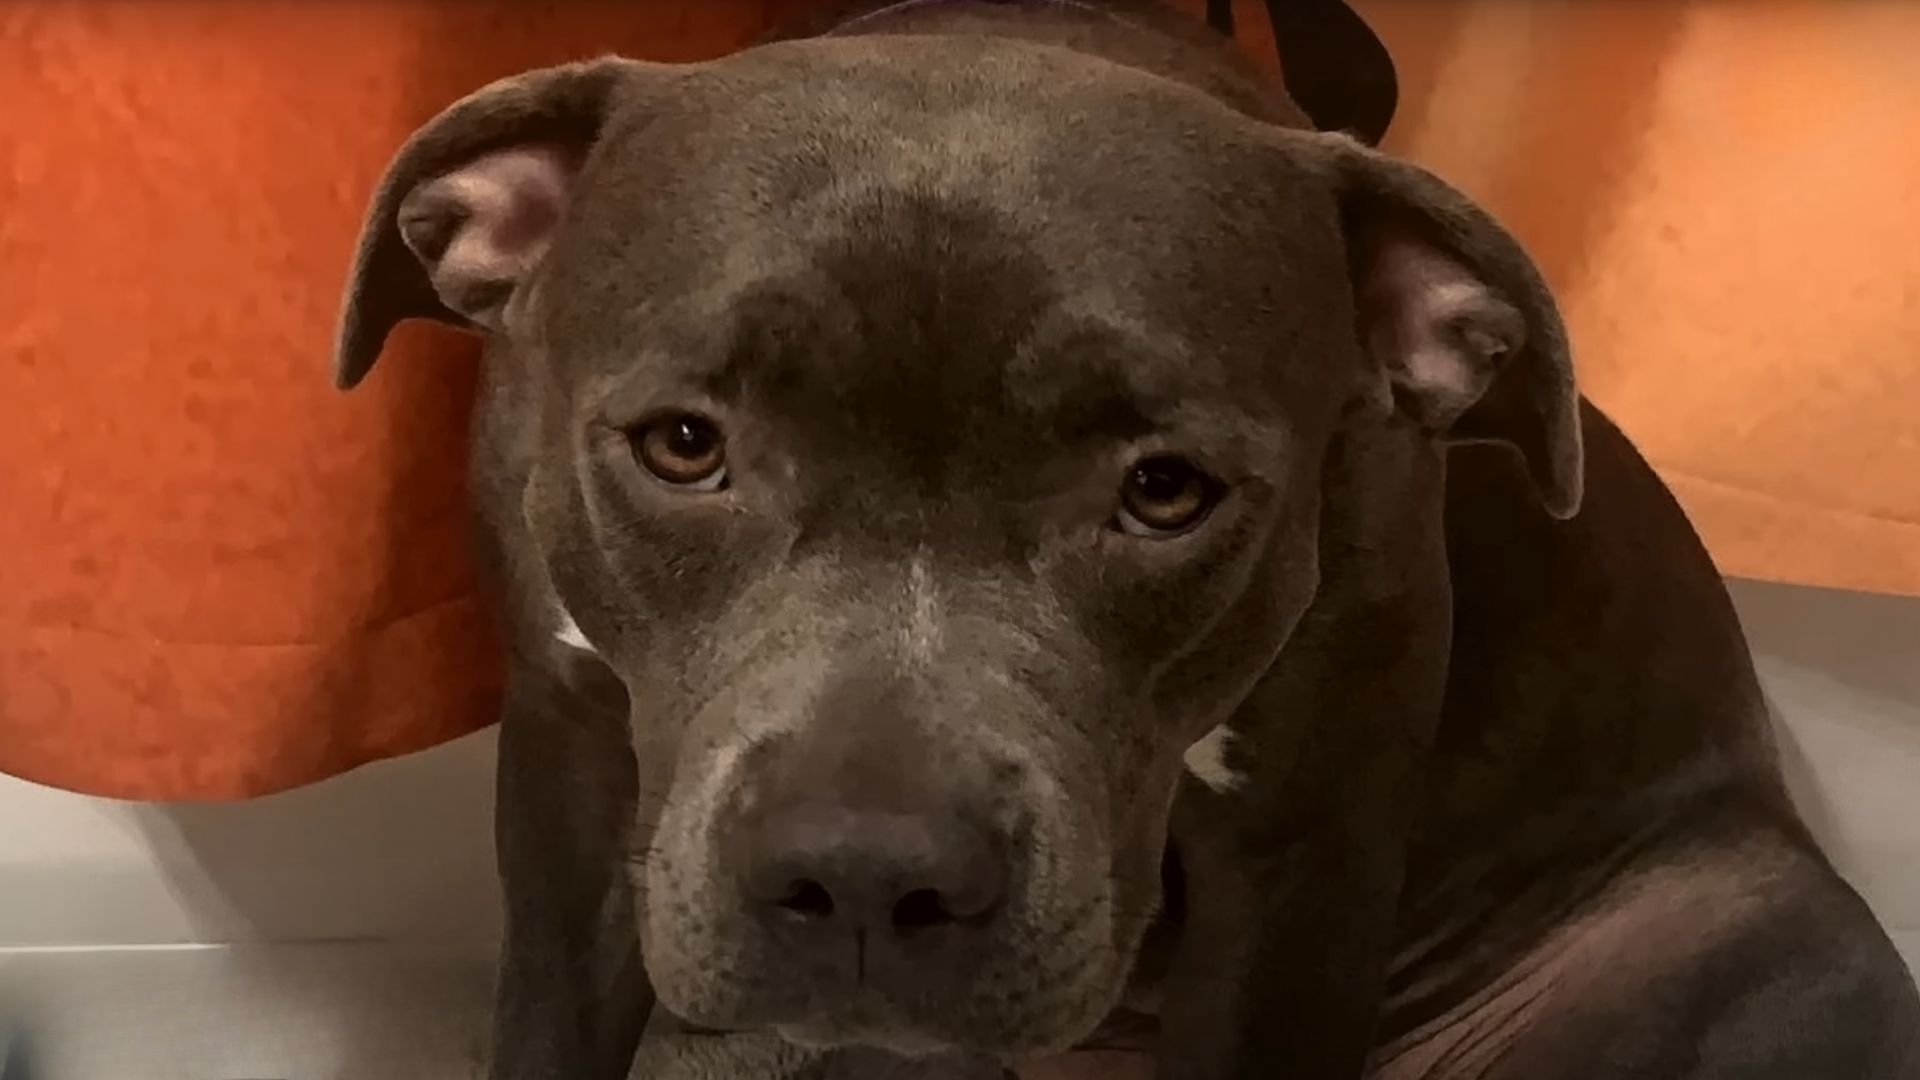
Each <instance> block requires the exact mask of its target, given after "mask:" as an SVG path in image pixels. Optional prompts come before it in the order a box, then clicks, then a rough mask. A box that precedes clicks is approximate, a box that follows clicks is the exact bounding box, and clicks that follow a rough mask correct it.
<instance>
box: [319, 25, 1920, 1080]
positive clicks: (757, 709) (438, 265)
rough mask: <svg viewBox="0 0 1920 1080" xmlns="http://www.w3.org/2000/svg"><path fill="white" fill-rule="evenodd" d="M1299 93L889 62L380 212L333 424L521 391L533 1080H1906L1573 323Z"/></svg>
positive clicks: (1734, 676) (472, 106)
mask: <svg viewBox="0 0 1920 1080" xmlns="http://www.w3.org/2000/svg"><path fill="white" fill-rule="evenodd" d="M1315 5H1318V6H1317V7H1314V6H1315ZM1310 8H1311V9H1312V10H1318V11H1320V12H1323V13H1324V12H1327V11H1331V10H1335V9H1337V10H1338V11H1340V12H1343V13H1345V14H1344V16H1342V18H1344V21H1341V20H1340V19H1334V18H1332V17H1329V18H1328V19H1327V21H1326V22H1324V24H1323V25H1327V26H1340V27H1345V28H1346V30H1347V31H1348V32H1351V29H1352V27H1353V26H1354V24H1355V20H1353V19H1352V17H1351V13H1350V12H1346V11H1345V8H1344V7H1343V6H1341V5H1337V4H1331V3H1330V2H1329V0H1296V5H1295V6H1294V7H1292V8H1288V6H1287V5H1286V4H1285V3H1280V4H1276V5H1275V10H1276V14H1280V13H1282V12H1285V11H1291V12H1292V13H1293V15H1292V17H1294V18H1295V19H1301V18H1303V16H1301V15H1300V13H1301V12H1302V11H1308V10H1309V9H1310ZM1284 37H1285V35H1283V38H1284ZM1283 45H1284V41H1283ZM1293 47H1294V48H1296V49H1304V50H1308V51H1311V49H1312V43H1311V42H1302V41H1300V40H1298V39H1297V38H1296V41H1295V44H1294V46H1293ZM1299 70H1309V71H1312V72H1317V73H1320V74H1322V75H1324V74H1325V73H1326V72H1328V71H1337V70H1338V67H1337V66H1336V65H1324V64H1323V65H1320V66H1319V67H1313V66H1312V65H1305V64H1303V65H1301V66H1300V68H1298V69H1296V72H1297V71H1299ZM1356 80H1357V81H1356V84H1355V85H1358V86H1370V87H1374V88H1378V87H1381V86H1390V85H1391V79H1390V76H1389V77H1383V76H1382V74H1381V73H1380V72H1379V71H1378V70H1377V69H1375V70H1371V71H1362V72H1360V73H1359V75H1358V76H1356ZM1293 82H1294V79H1293V78H1292V77H1290V80H1289V89H1291V90H1293V91H1294V93H1293V94H1292V96H1291V97H1290V96H1289V95H1288V94H1283V93H1281V92H1280V91H1278V90H1277V89H1272V88H1269V87H1268V86H1267V85H1266V84H1265V83H1264V81H1263V80H1261V79H1260V78H1259V77H1258V76H1257V75H1254V74H1253V73H1251V72H1250V71H1249V70H1248V69H1247V68H1246V67H1244V66H1243V65H1242V64H1241V63H1240V62H1239V61H1238V60H1236V59H1235V58H1234V57H1233V54H1232V53H1231V52H1230V50H1228V49H1226V48H1225V47H1223V46H1221V45H1220V44H1218V43H1217V42H1216V41H1214V40H1212V39H1211V38H1209V37H1207V36H1206V35H1205V34H1204V33H1202V32H1197V31H1196V30H1195V29H1194V28H1193V27H1190V26H1188V24H1187V23H1186V22H1185V20H1183V19H1180V18H1178V17H1176V16H1173V15H1171V14H1169V13H1165V12H1161V11H1159V10H1158V9H1157V7H1155V6H1154V5H1152V4H1147V3H1129V2H1125V0H1112V2H1102V0H1071V2H1064V3H1047V4H1040V3H1032V4H1019V3H1014V4H1005V3H987V2H982V0H918V2H914V0H909V2H907V3H892V4H874V5H861V6H857V7H856V8H855V9H853V10H852V11H850V12H843V13H840V14H839V16H838V17H837V18H835V19H832V20H827V21H825V22H824V23H823V24H822V25H820V26H818V27H815V28H811V29H810V30H809V31H808V32H807V33H804V34H799V35H793V36H790V37H788V38H786V39H783V40H778V41H775V42H771V43H769V44H766V45H763V46H760V47H756V48H753V49H749V50H746V51H743V52H740V53H737V54H734V55H732V56H729V57H726V58H724V59H720V60H716V61H712V62H708V63H702V64H690V65H660V64H648V63H641V62H635V61H629V60H622V59H615V58H609V59H603V60H600V61H595V62H588V63H582V64H573V65H565V66H561V67H557V68H551V69H546V70H542V71H537V72H532V73H529V74H527V75H523V76H520V77H517V78H514V79H509V80H506V81H504V82H502V83H498V84H495V85H493V86H490V87H487V88H485V89H483V90H481V91H479V92H478V93H476V94H474V95H473V96H471V97H469V98H467V99H465V100H463V101H461V102H459V103H457V104H456V105H454V106H452V107H451V108H450V109H448V110H447V111H446V112H444V113H443V114H441V115H440V116H439V117H437V118H435V119H434V120H433V121H432V122H430V123H429V124H428V125H427V126H426V127H424V128H423V129H421V131H420V132H418V133H417V134H416V135H415V136H414V138H413V139H412V140H411V141H409V143H408V144H407V145H406V146H405V147H404V148H403V149H402V150H401V151H400V153H399V154H398V156H397V157H396V159H395V161H394V162H393V164H392V165H391V166H390V168H389V171H388V173H387V176H386V178H385V180H384V181H383V183H382V185H381V188H380V190H379V192H378V193H377V194H376V195H375V197H374V200H373V204H372V206H371V208H370V210H369V215H368V219H367V225H366V228H365V231H364V233H363V235H362V237H361V241H360V246H359V250H358V254H357V256H356V260H355V264H354V268H353V271H352V275H351V281H350V284H349V287H348V291H347V297H346V302H345V313H344V316H343V323H342V329H341V335H340V341H339V347H338V359H337V370H336V377H337V381H338V382H339V383H340V384H341V385H343V386H352V385H353V384H355V383H357V382H359V381H360V380H361V379H362V378H363V377H364V376H366V374H367V373H368V371H369V369H370V368H371V367H372V365H373V363H374V361H375V359H376V358H377V356H378V353H379V351H380V347H381V344H382V342H383V341H384V340H385V338H386V336H387V334H388V333H389V332H390V330H391V329H392V328H393V326H394V325H396V324H397V323H398V322H400V321H402V320H405V319H411V318H426V319H435V320H439V321H442V322H446V323H450V324H453V325H457V326H463V327H467V328H469V329H472V330H474V331H475V332H477V333H479V334H481V335H482V336H483V338H484V340H485V342H486V348H485V357H484V361H483V373H482V390H481V394H480V399H479V401H478V403H477V406H476V409H477V411H476V425H475V438H474V449H473V461H472V475H473V484H474V492H475V504H476V514H477V524H478V528H477V530H476V531H477V534H478V545H479V552H480V555H481V563H482V565H483V567H484V568H485V571H486V573H485V578H486V582H487V587H488V589H489V591H490V593H491V594H492V596H493V598H494V599H495V601H496V603H497V605H498V607H499V609H500V611H501V614H502V616H503V619H504V622H505V624H506V626H507V628H508V630H509V634H510V658H511V670H510V679H509V686H508V692H507V698H506V703H505V706H504V709H503V714H502V722H501V736H500V737H501V765H500V769H501V771H500V779H499V793H500V805H499V818H498V842H499V851H500V861H501V870H502V877H503V885H504V889H505V896H506V904H507V911H506V926H507V934H506V942H505V946H504V949H503V956H502V963H501V973H500V985H499V999H498V1009H497V1016H496V1021H495V1035H494V1053H493V1064H492V1068H493V1075H494V1076H495V1077H496V1078H497V1080H536V1078H559V1077H566V1078H569V1080H572V1078H595V1080H599V1078H606V1080H612V1078H615V1077H621V1076H626V1075H628V1072H629V1070H630V1069H631V1068H633V1067H634V1057H635V1052H636V1046H637V1045H639V1043H640V1041H641V1036H642V1033H643V1030H644V1029H645V1028H646V1026H647V1024H648V1021H649V1017H650V1016H652V1017H653V1018H654V1022H655V1024H656V1033H655V1034H656V1036H657V1037H656V1038H653V1039H650V1040H649V1041H650V1047H654V1048H658V1047H665V1048H666V1049H664V1050H661V1051H660V1053H662V1054H664V1055H665V1056H664V1057H660V1056H655V1057H653V1058H651V1059H649V1058H647V1057H644V1056H643V1058H642V1063H641V1065H640V1068H641V1069H642V1070H643V1071H642V1072H641V1073H640V1075H643V1076H648V1075H651V1076H669V1075H671V1076H675V1077H676V1080H678V1078H681V1077H684V1078H688V1080H692V1078H701V1080H705V1078H709V1077H715V1078H717V1077H722V1076H727V1077H735V1076H745V1077H753V1078H755V1080H775V1078H787V1080H800V1078H801V1077H829V1076H862V1077H869V1076H878V1075H881V1072H880V1070H883V1069H896V1070H897V1071H898V1074H899V1075H914V1076H931V1075H936V1074H941V1075H952V1076H954V1077H963V1076H964V1077H973V1076H994V1075H999V1074H1000V1072H1001V1070H1003V1069H1004V1068H1006V1067H1009V1066H1019V1067H1022V1068H1027V1067H1046V1066H1035V1065H1034V1063H1036V1062H1043V1061H1046V1060H1047V1059H1050V1058H1051V1059H1054V1060H1055V1061H1056V1062H1058V1061H1059V1060H1062V1059H1060V1058H1059V1057H1058V1055H1062V1054H1066V1053H1069V1052H1071V1051H1075V1050H1082V1051H1084V1050H1086V1049H1087V1048H1089V1047H1091V1046H1096V1045H1121V1046H1126V1047H1131V1048H1132V1049H1133V1051H1134V1054H1133V1058H1132V1060H1133V1062H1134V1066H1133V1067H1135V1068H1136V1069H1138V1070H1140V1071H1141V1072H1142V1074H1143V1075H1144V1074H1145V1072H1146V1071H1147V1070H1149V1068H1150V1069H1151V1072H1152V1075H1155V1076H1159V1077H1162V1078H1168V1077H1172V1078H1180V1080H1200V1078H1243V1077H1266V1076H1273V1075H1285V1076H1291V1077H1313V1078H1320V1077H1326V1078H1334V1077H1357V1076H1361V1075H1370V1076H1375V1077H1382V1078H1388V1080H1400V1078H1403V1077H1404V1078H1409V1080H1410V1078H1414V1077H1468V1076H1472V1077H1538V1076H1560V1075H1569V1074H1573V1075H1580V1076H1594V1077H1630V1076H1631V1077H1641V1076H1662V1077H1691V1078H1698V1080H1706V1078H1709V1077H1715V1078H1717V1077H1730V1076H1740V1077H1781V1078H1786V1077H1806V1076H1848V1077H1886V1078H1897V1080H1909V1078H1912V1077H1920V1003H1916V1000H1915V994H1914V990H1913V987H1912V983H1911V981H1910V980H1909V979H1908V978H1907V976H1906V974H1905V972H1904V970H1903V969H1902V967H1901V964H1900V962H1899V960H1898V958H1897V955H1896V954H1895V953H1894V952H1893V950H1892V948H1891V946H1890V944H1889V943H1888V942H1887V940H1886V937H1885V935H1884V933H1883V932H1882V931H1881V930H1880V928H1879V927H1878V926H1877V925H1876V924H1875V923H1874V922H1873V920H1872V917H1871V916H1870V915H1869V914H1868V912H1867V911H1866V909H1865V907H1864V905H1862V903H1861V902H1860V900H1859V899H1858V897H1857V896H1856V895H1855V894H1854V893H1853V892H1852V891H1851V890H1850V889H1849V888H1848V887H1847V886H1846V885H1845V884H1844V883H1843V882H1842V881H1841V880H1840V878H1839V877H1838V875H1837V874H1835V872H1834V871H1833V870H1832V868H1831V867H1830V866H1829V865H1828V864H1827V862H1826V861H1825V859H1824V858H1823V857H1822V856H1821V855H1820V853H1819V851H1818V848H1817V847H1816V846H1815V845H1814V844H1813V842H1812V841H1811V839H1810V838H1809V837H1808V836H1807V834H1806V832H1805V830H1804V828H1803V827H1802V826H1801V825H1800V824H1799V821H1798V819H1797V818H1796V817H1795V815H1794V812H1793V810H1792V808H1791V806H1790V805H1789V803H1788V802H1787V800H1786V797H1785V795H1784V793H1783V790H1782V787H1781V784H1780V782H1779V779H1778V773H1777V770H1776V767H1775V765H1774V763H1773V756H1772V748H1771V745H1770V743H1769V741H1768V738H1767V727H1766V712H1765V705H1764V701H1763V699H1762V697H1761V695H1760V692H1759V690H1758V686H1757V683H1756V681H1755V679H1754V675H1753V670H1752V665H1751V661H1750V658H1749V657H1748V655H1747V652H1746V648H1745V645H1744V643H1743V641H1742V639H1741V634H1740V630H1739V626H1738V623H1737V621H1736V620H1735V618H1734V616H1733V613H1732V610H1731V607H1730V605H1729V603H1728V601H1727V598H1726V595H1725V593H1724V590H1723V589H1722V587H1721V586H1720V584H1719V580H1718V578H1717V576H1716V575H1715V573H1714V571H1713V568H1712V565H1711V562H1710V561H1709V560H1708V559H1707V557H1706V555H1705V553H1704V552H1703V551H1702V550H1701V549H1700V547H1699V544H1698V542H1697V540H1696V539H1695V537H1694V536H1693V533H1692V531H1691V529H1690V528H1689V527H1688V525H1687V523H1686V521H1685V518H1684V516H1683V515H1682V514H1681V513H1680V511H1679V509H1678V508H1677V506H1675V505H1674V504H1673V502H1672V500H1671V498H1670V497H1669V496H1668V495H1667V493H1666V492H1665V490H1664V488H1663V487H1662V486H1661V485H1660V483H1659V481H1658V480H1657V479H1656V478H1655V477H1654V475H1653V474H1652V472H1651V471H1650V470H1648V469H1647V468H1646V466H1645V464H1644V463H1643V462H1642V461H1641V460H1640V458H1639V457H1638V455H1637V454H1636V453H1635V452H1634V451H1633V449H1632V447H1631V445H1630V444H1629V443H1628V442H1627V440H1626V439H1625V438H1624V437H1623V436H1622V435H1621V434H1620V433H1619V432H1618V431H1617V430H1615V429H1614V428H1613V427H1612V426H1611V425H1610V424H1608V423H1607V421H1606V420H1605V419H1604V418H1603V417H1601V416H1600V415H1599V414H1598V413H1597V412H1596V411H1595V410H1593V409H1592V408H1591V406H1589V405H1587V404H1585V403H1583V402H1582V400H1581V398H1580V396H1579V394H1578V391H1577V388H1576V386H1575V382H1574V376H1573V367H1572V360H1571V357H1570V352H1569V348H1568V343H1567V340H1566V334H1565V331H1564V328H1563V326H1562V324H1561V321H1560V317H1559V315H1558V312H1557V310H1556V308H1555V305H1554V302H1553V299H1552V296H1551V294H1550V292H1549V291H1548V289H1547V287H1546V285H1545V283H1544V282H1543V281H1542V280H1541V277H1540V275H1539V273H1538V271H1537V270H1536V269H1535V267H1534V266H1533V264H1532V263H1531V261H1530V260H1529V259H1528V258H1527V256H1526V254H1525V252H1524V251H1523V250H1522V249H1521V247H1520V246H1519V245H1518V244H1517V243H1516V242H1515V241H1514V239H1513V238H1512V237H1511V236H1510V235H1509V234H1508V233H1507V232H1505V231H1504V230H1503V229H1502V228H1501V227H1500V226H1499V225H1498V223H1497V222H1495V221H1494V220H1493V219H1492V218H1491V217H1489V216H1488V215H1487V214H1486V213H1485V212H1484V211H1483V210H1481V209H1480V208H1479V207H1477V206H1475V205H1474V204H1473V203H1472V202H1471V201H1470V200H1468V199H1467V198H1465V197H1464V196H1463V195H1461V194H1460V193H1458V192H1457V191H1455V190H1454V189H1452V188H1450V187H1448V186H1447V185H1446V184H1445V183H1444V182H1442V181H1441V180H1439V179H1438V178H1436V177H1434V176H1432V175H1430V174H1428V173H1426V172H1424V171H1422V170H1420V169H1418V168H1416V167H1414V166H1412V165H1409V164H1407V163H1404V162H1401V161H1397V160H1394V159H1393V158H1391V157H1388V156H1385V155H1382V154H1380V153H1378V152H1377V151H1375V150H1373V149H1370V148H1369V147H1368V146H1367V145H1366V143H1367V141H1369V140H1368V139H1367V138H1355V137H1354V136H1353V135H1352V134H1349V133H1342V132H1339V131H1327V130H1322V128H1327V127H1339V126H1342V125H1341V124H1340V123H1339V122H1337V121H1336V122H1331V123H1330V122H1328V120H1327V117H1326V116H1325V115H1322V116H1320V117H1314V116H1310V115H1309V113H1308V112H1306V111H1303V109H1302V108H1301V107H1300V104H1305V103H1307V102H1309V101H1317V102H1321V103H1327V102H1334V103H1337V102H1339V101H1341V100H1342V97H1341V95H1340V94H1339V93H1320V92H1313V93H1309V92H1306V90H1307V88H1305V87H1297V86H1294V85H1293ZM1296 101H1297V102H1299V104H1296ZM1362 105H1363V106H1365V107H1362V108H1358V109H1357V110H1356V111H1355V112H1354V113H1353V115H1355V116H1363V117H1376V118H1377V117H1380V116H1382V115H1383V113H1384V112H1390V109H1389V110H1382V109H1381V108H1380V107H1379V103H1378V101H1377V100H1375V101H1373V102H1372V103H1371V104H1368V103H1366V102H1362ZM1328 108H1330V106H1326V105H1324V104H1323V105H1322V107H1321V111H1322V112H1323V114H1324V113H1325V112H1326V111H1327V109H1328ZM1316 120H1318V121H1319V122H1318V123H1316V122H1315V121H1316ZM1360 134H1361V135H1362V136H1369V135H1377V132H1365V131H1363V132H1361V133H1360ZM644 1053H646V1052H643V1054H644ZM649 1061H651V1063H649ZM883 1062H884V1063H891V1064H883Z"/></svg>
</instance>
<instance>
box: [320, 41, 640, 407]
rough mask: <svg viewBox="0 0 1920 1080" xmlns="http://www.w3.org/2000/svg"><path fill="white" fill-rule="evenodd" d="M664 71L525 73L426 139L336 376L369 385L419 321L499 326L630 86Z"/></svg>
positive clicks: (364, 238) (403, 174) (609, 66)
mask: <svg viewBox="0 0 1920 1080" xmlns="http://www.w3.org/2000/svg"><path fill="white" fill-rule="evenodd" d="M655 66H656V65H650V64H642V63H638V62H635V61H629V60H620V59H614V58H608V59H602V60H595V61H590V62H587V63H579V64H568V65H565V66H562V67H555V68H547V69H544V70H541V71H535V72H531V73H528V74H525V75H518V76H515V77H513V78H509V79H504V80H501V81H500V82H496V83H494V84H492V85H491V86H487V87H485V88H484V89H481V90H480V91H478V92H476V93H474V94H471V95H469V96H468V97H466V98H464V99H462V100H460V101H459V102H456V103H455V104H454V105H452V106H451V107H449V108H448V109H447V110H446V111H445V112H442V113H441V114H440V115H439V116H437V117H435V118H434V119H433V120H431V121H429V122H428V123H427V125H426V126H425V127H423V128H421V129H420V130H419V131H417V132H415V133H414V135H413V137H412V138H411V139H409V140H408V141H407V143H406V145H405V146H403V147H402V148H401V149H400V152H399V153H398V154H397V155H396V156H395V158H394V160H393V162H392V164H390V165H389V166H388V167H387V172H386V176H385V178H384V179H383V180H382V181H381V182H380V186H379V188H378V190H377V191H376V192H375V194H374V197H373V202H372V205H371V206H370V207H369V209H368V211H367V218H366V223H365V225H364V226H363V227H362V231H361V234H360V246H359V250H358V252H357V254H356V256H355V258H354V263H353V272H352V275H351V277H350V278H349V279H348V282H347V292H346V299H345V303H344V309H343V312H342V315H341V321H340V329H339V336H338V338H337V341H336V347H335V353H334V381H335V382H336V383H337V384H338V385H339V386H341V387H342V388H350V387H352V386H354V385H355V384H357V383H359V382H360V380H361V379H362V378H364V377H366V374H367V371H368V370H369V369H370V368H372V367H373V364H374V361H375V360H376V359H377V358H378V357H379V355H380V349H381V347H382V345H384V344H385V342H386V339H387V335H388V334H390V333H391V332H392V331H393V328H394V326H395V325H396V324H398V323H400V322H401V321H403V320H406V319H415V318H419V319H433V320H436V321H439V322H445V323H450V324H453V325H456V326H463V327H468V328H472V329H481V330H487V329H496V330H497V329H498V328H499V320H500V317H501V312H502V310H503V309H504V308H505V307H506V304H507V301H508V300H509V299H510V298H511V297H512V296H513V294H514V292H515V290H516V289H517V288H518V286H519V285H520V284H521V283H522V282H523V281H524V280H525V279H526V276H527V275H528V274H529V273H530V272H531V271H532V270H533V269H534V268H535V267H536V266H538V265H539V262H540V259H541V257H542V256H543V255H545V253H546V249H547V245H548V243H549V242H550V241H551V240H552V237H553V234H554V230H555V229H556V228H557V226H558V225H559V222H560V220H561V217H562V215H563V214H564V213H565V211H566V208H567V200H568V197H569V195H570V194H571V191H572V187H573V181H574V178H575V176H576V174H577V173H578V172H579V169H580V166H581V163H582V162H583V161H584V160H585V158H586V155H587V151H588V150H589V149H590V148H591V147H592V145H593V143H594V141H595V140H596V139H597V138H598V137H599V134H600V130H601V127H602V125H603V124H604V123H605V121H606V118H607V116H608V114H609V113H610V111H611V110H612V109H613V108H614V106H615V104H616V102H617V99H618V98H619V96H620V93H621V90H622V88H623V87H625V86H627V85H628V84H629V83H630V82H631V81H632V80H634V79H635V78H636V77H638V75H639V73H640V72H642V71H644V70H649V69H652V68H654V67H655Z"/></svg>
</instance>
